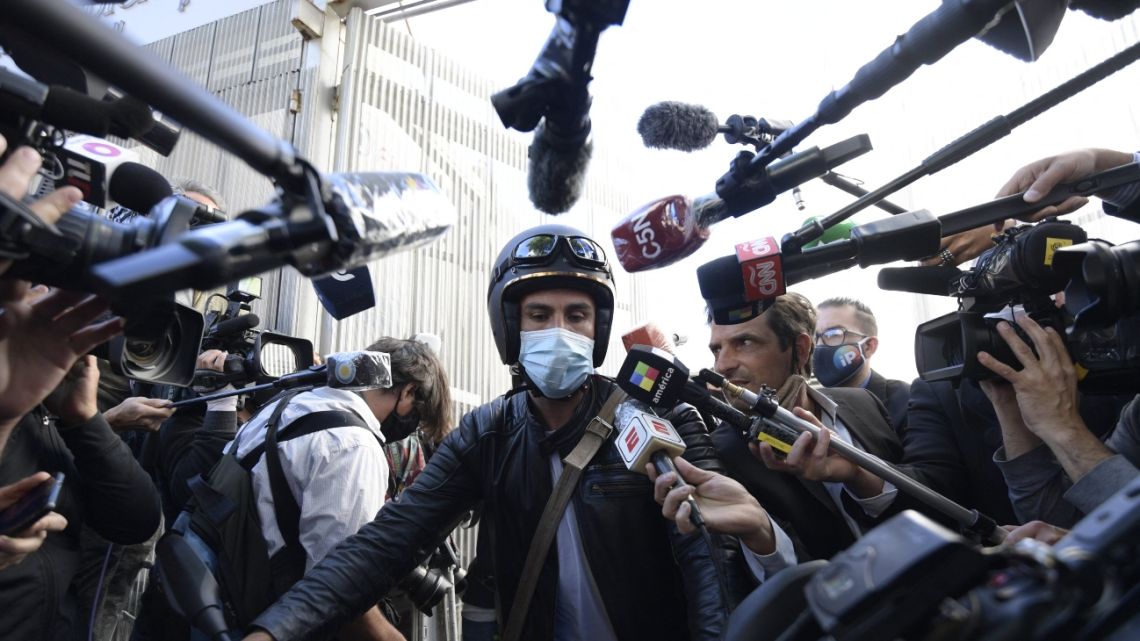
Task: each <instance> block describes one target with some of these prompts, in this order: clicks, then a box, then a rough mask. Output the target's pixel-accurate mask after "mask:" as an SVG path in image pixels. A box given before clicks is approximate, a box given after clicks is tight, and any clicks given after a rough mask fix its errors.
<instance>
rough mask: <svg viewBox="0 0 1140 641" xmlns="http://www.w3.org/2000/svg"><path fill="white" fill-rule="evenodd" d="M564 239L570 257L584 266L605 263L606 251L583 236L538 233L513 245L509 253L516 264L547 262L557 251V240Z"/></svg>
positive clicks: (598, 266) (597, 265)
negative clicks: (512, 250) (511, 251)
mask: <svg viewBox="0 0 1140 641" xmlns="http://www.w3.org/2000/svg"><path fill="white" fill-rule="evenodd" d="M560 240H564V241H566V243H565V244H566V246H567V247H568V248H569V249H570V257H571V258H572V259H573V260H575V261H576V262H578V263H579V264H581V265H582V266H584V267H594V268H602V267H605V265H606V252H605V250H603V249H602V246H601V245H599V244H598V243H595V242H594V241H592V240H590V239H589V238H585V237H583V236H559V235H557V234H538V235H537V236H531V237H530V238H527V239H526V240H524V241H522V242H521V243H519V244H518V245H516V246H515V251H514V252H513V253H512V254H511V257H512V258H513V259H514V261H515V263H516V264H541V263H545V262H549V261H550V260H551V259H552V258H553V257H554V255H555V253H557V251H558V241H560Z"/></svg>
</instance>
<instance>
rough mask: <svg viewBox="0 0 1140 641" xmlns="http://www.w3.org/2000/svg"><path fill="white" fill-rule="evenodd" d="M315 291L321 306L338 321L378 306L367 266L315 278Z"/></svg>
mask: <svg viewBox="0 0 1140 641" xmlns="http://www.w3.org/2000/svg"><path fill="white" fill-rule="evenodd" d="M313 289H314V290H315V291H316V292H317V300H319V301H321V306H322V307H324V308H325V311H327V312H328V313H329V315H330V316H332V317H333V318H335V319H337V320H344V319H346V318H348V317H349V316H352V315H353V314H357V313H360V312H363V311H364V310H366V309H372V308H373V307H375V306H376V293H375V291H374V290H373V289H372V273H371V272H370V271H368V266H367V265H365V266H363V267H357V268H356V269H351V270H347V271H339V272H335V273H333V274H331V275H329V276H326V277H324V278H314V279H313Z"/></svg>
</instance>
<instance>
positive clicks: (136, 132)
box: [102, 96, 154, 138]
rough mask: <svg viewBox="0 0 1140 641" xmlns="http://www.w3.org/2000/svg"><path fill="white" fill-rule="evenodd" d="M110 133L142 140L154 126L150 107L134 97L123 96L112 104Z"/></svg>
mask: <svg viewBox="0 0 1140 641" xmlns="http://www.w3.org/2000/svg"><path fill="white" fill-rule="evenodd" d="M102 104H105V105H110V108H109V110H108V111H109V114H110V118H111V130H110V133H111V134H112V135H115V136H120V137H123V138H141V137H142V136H143V135H145V134H146V133H147V132H148V131H150V130H151V127H153V126H154V115H153V112H151V110H150V105H148V104H146V103H145V102H143V101H141V100H139V99H138V98H134V97H132V96H123V97H122V98H119V99H118V100H116V101H114V102H110V103H106V102H103V103H102Z"/></svg>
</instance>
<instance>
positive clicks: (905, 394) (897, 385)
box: [867, 370, 910, 440]
mask: <svg viewBox="0 0 1140 641" xmlns="http://www.w3.org/2000/svg"><path fill="white" fill-rule="evenodd" d="M867 391H868V392H870V393H872V394H874V395H875V398H877V399H879V402H881V403H882V404H883V405H884V406H885V407H886V408H887V416H888V417H890V419H891V427H892V428H893V429H894V430H895V434H897V435H898V437H899V439H900V440H901V439H902V438H903V431H904V430H905V429H906V414H907V406H908V405H909V403H910V383H907V382H906V381H896V380H894V379H892V378H884V377H883V375H882V374H880V373H878V372H876V371H875V370H871V380H869V381H867Z"/></svg>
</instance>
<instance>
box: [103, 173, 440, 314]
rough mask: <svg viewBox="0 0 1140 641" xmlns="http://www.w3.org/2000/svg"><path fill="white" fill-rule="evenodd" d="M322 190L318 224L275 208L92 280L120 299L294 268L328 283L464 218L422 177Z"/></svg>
mask: <svg viewBox="0 0 1140 641" xmlns="http://www.w3.org/2000/svg"><path fill="white" fill-rule="evenodd" d="M324 185H325V187H326V188H327V190H326V192H325V193H327V194H328V196H327V197H326V198H327V200H328V202H327V203H326V204H325V210H326V214H327V216H321V217H317V218H314V217H313V216H312V215H311V214H310V215H305V214H304V211H305V207H304V206H303V205H301V204H299V203H294V202H292V201H291V200H289V199H286V200H284V201H276V202H273V203H270V204H269V205H267V206H265V207H263V208H262V209H259V210H253V211H248V212H245V213H243V214H241V215H240V216H238V218H237V219H236V220H232V221H229V222H225V223H219V224H216V225H210V226H208V227H199V228H195V229H191V230H189V231H188V232H185V233H183V234H181V235H179V236H178V237H177V238H176V239H174V240H173V241H172V242H169V243H166V244H163V245H159V246H158V247H155V248H153V249H148V250H145V251H141V252H137V253H134V254H131V255H128V256H124V257H122V258H118V259H115V260H111V261H107V262H104V263H100V264H99V265H97V266H95V267H94V268H93V270H92V277H93V281H94V282H95V284H96V287H97V289H98V290H99V291H100V293H102V294H103V295H105V296H108V297H111V298H120V297H131V296H142V295H144V294H146V293H148V292H154V291H178V290H181V289H198V290H208V289H211V288H214V287H219V286H222V285H224V284H226V283H230V282H233V281H235V280H238V279H241V278H244V277H246V276H254V275H257V274H260V273H261V272H264V271H268V270H270V269H275V268H278V267H281V266H283V265H287V264H288V265H293V266H294V267H295V268H296V269H297V270H298V271H300V272H301V273H302V274H304V275H306V276H321V275H325V274H328V273H330V272H333V271H344V270H350V269H353V268H355V267H359V266H361V265H364V264H365V263H367V262H369V261H372V260H376V259H378V258H382V257H384V256H388V255H391V254H393V253H396V252H399V251H404V250H408V249H415V248H417V247H421V246H423V245H426V244H427V243H430V242H432V241H435V240H437V239H438V238H440V237H441V236H443V234H445V233H446V232H447V231H448V230H449V229H451V227H452V226H453V225H454V224H455V220H456V218H457V214H456V212H455V208H454V206H453V205H452V204H451V202H450V201H449V200H448V199H447V197H446V196H444V195H443V194H442V193H441V192H440V191H439V189H438V188H437V187H436V186H435V185H434V184H432V182H431V181H430V180H429V179H428V178H427V177H426V176H423V175H422V174H413V173H405V172H377V173H340V174H330V175H328V176H325V177H324Z"/></svg>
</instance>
